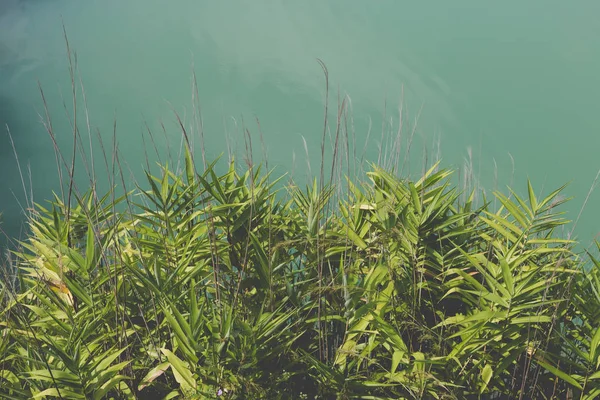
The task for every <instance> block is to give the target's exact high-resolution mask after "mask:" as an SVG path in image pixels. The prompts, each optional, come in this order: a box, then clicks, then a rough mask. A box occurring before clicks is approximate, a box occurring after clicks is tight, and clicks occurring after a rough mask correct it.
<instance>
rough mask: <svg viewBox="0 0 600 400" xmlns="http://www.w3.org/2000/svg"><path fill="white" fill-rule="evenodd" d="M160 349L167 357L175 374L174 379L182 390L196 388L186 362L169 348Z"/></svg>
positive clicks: (186, 390)
mask: <svg viewBox="0 0 600 400" xmlns="http://www.w3.org/2000/svg"><path fill="white" fill-rule="evenodd" d="M160 351H161V352H162V353H163V354H164V355H165V356H166V357H167V360H169V363H170V364H171V366H172V367H173V374H174V375H175V380H176V381H177V383H179V385H181V388H182V390H183V391H184V392H188V391H191V390H196V386H197V384H196V380H195V379H194V376H193V374H192V372H191V371H190V369H189V368H188V366H187V364H186V363H185V362H184V361H183V360H181V359H180V358H179V357H177V356H176V355H175V354H174V353H173V352H171V350H167V349H164V348H163V349H160Z"/></svg>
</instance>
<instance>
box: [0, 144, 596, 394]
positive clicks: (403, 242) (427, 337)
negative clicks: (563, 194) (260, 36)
mask: <svg viewBox="0 0 600 400" xmlns="http://www.w3.org/2000/svg"><path fill="white" fill-rule="evenodd" d="M184 161H185V162H184V165H185V168H183V170H182V171H179V172H178V173H176V172H174V171H172V170H171V169H169V167H167V166H166V165H165V166H163V167H162V169H161V172H160V173H159V174H156V176H154V175H152V174H151V173H150V172H148V173H147V182H146V184H145V185H141V184H140V186H139V188H138V189H137V190H135V191H132V192H129V193H127V194H126V195H124V196H120V197H117V196H116V195H115V193H114V192H109V193H107V194H106V195H105V196H104V197H101V198H100V197H98V196H96V194H95V193H93V192H89V193H87V194H85V195H81V196H74V199H75V201H74V205H73V206H68V205H67V204H65V202H63V201H62V200H61V199H60V198H59V197H57V198H55V200H54V201H53V202H51V203H50V205H49V206H46V207H42V206H39V205H38V206H37V207H36V209H35V212H34V213H33V214H32V216H31V218H30V220H29V225H30V235H29V237H28V238H27V239H26V240H24V241H23V243H22V247H21V250H19V251H18V252H16V259H15V260H14V261H13V264H14V265H13V266H12V267H13V268H14V271H15V274H16V275H15V279H14V280H11V279H5V280H3V282H2V284H1V293H2V300H1V301H2V303H1V311H0V313H1V314H0V315H1V317H0V331H1V334H0V396H1V397H3V398H10V399H18V398H63V399H71V398H73V399H77V398H82V399H83V398H94V399H101V398H132V399H133V398H140V399H149V398H175V397H182V396H183V398H239V399H242V398H245V399H258V398H268V399H276V398H282V399H288V398H289V399H297V398H306V399H309V398H310V399H313V398H322V399H325V398H327V399H328V398H340V399H344V398H372V399H375V398H380V399H385V398H389V399H396V398H440V399H441V398H471V397H472V398H499V397H502V398H531V399H533V398H567V397H570V398H582V399H592V398H596V397H597V396H598V394H599V393H600V384H599V383H600V381H599V378H600V367H599V364H600V346H599V344H600V312H599V310H600V262H598V261H597V260H595V259H594V258H593V257H591V255H585V256H581V255H577V254H575V252H574V250H573V249H574V245H575V243H574V242H573V241H571V240H567V239H564V238H561V237H560V236H558V235H557V234H556V231H557V228H559V227H561V226H562V225H563V224H565V223H566V221H565V220H564V219H563V218H562V214H561V212H560V211H559V208H560V207H558V206H560V203H562V202H564V200H557V199H559V198H558V196H559V193H560V191H561V189H558V190H556V191H554V192H552V193H550V194H549V195H548V196H546V197H543V198H540V197H537V196H536V195H535V192H534V189H533V187H532V186H531V185H528V196H527V197H525V198H522V197H519V196H517V194H516V193H513V192H511V193H509V195H508V196H507V195H504V194H502V193H495V194H494V196H495V198H496V199H497V201H498V203H499V204H500V206H499V207H498V208H497V209H492V206H491V202H488V201H484V203H483V205H482V206H479V207H476V206H475V205H474V202H473V196H474V195H473V194H471V195H470V196H466V201H461V200H460V199H461V194H462V193H461V192H462V191H461V190H458V189H457V188H455V187H453V186H452V184H451V182H450V177H451V174H452V173H451V172H450V171H447V170H443V169H439V168H438V165H434V166H433V167H432V168H431V169H430V170H429V171H427V172H426V173H425V174H424V175H423V176H422V177H421V178H420V179H418V180H414V181H413V180H407V179H402V178H401V177H398V176H396V175H394V174H392V173H390V172H389V171H388V170H386V169H381V168H379V167H376V166H373V168H372V169H371V171H370V172H368V173H367V178H368V180H367V181H366V182H365V183H360V184H359V183H358V182H349V183H348V185H347V193H346V195H345V196H338V195H336V191H335V190H333V189H332V188H328V187H327V186H326V185H319V184H317V181H314V183H313V184H312V185H308V186H307V187H306V188H305V189H301V188H299V187H296V186H288V187H286V189H287V190H285V189H283V188H281V185H276V183H277V182H278V180H277V179H274V178H273V177H272V176H271V174H270V173H268V172H263V170H262V169H261V168H259V167H256V166H251V167H249V168H248V169H247V170H245V171H243V172H238V171H237V170H236V168H235V164H234V163H232V164H231V165H230V167H229V169H228V170H227V171H226V172H225V173H224V174H218V173H217V172H216V169H215V165H216V164H215V163H213V164H211V165H208V166H207V167H206V168H202V169H201V170H200V171H199V170H198V168H197V166H196V165H195V163H194V161H193V157H192V154H191V152H190V151H186V152H185V160H184ZM144 186H145V187H146V188H145V189H142V187H144ZM278 191H279V192H278ZM590 257H591V258H590ZM589 260H591V261H592V262H591V263H589V262H588V261H589ZM588 264H589V265H588ZM5 273H7V274H8V273H9V271H5Z"/></svg>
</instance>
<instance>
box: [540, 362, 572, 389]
mask: <svg viewBox="0 0 600 400" xmlns="http://www.w3.org/2000/svg"><path fill="white" fill-rule="evenodd" d="M537 363H538V364H539V365H540V366H542V367H543V368H545V369H546V370H547V371H548V372H551V373H553V374H554V375H556V376H557V377H559V378H560V379H562V380H563V381H565V382H568V383H570V384H571V385H572V386H575V387H576V388H577V389H579V390H581V389H583V387H582V386H581V384H580V383H579V382H577V379H575V378H574V377H572V376H571V375H569V374H567V373H565V372H563V371H561V370H559V369H558V368H556V367H554V366H552V365H550V364H548V363H547V362H544V361H541V360H537Z"/></svg>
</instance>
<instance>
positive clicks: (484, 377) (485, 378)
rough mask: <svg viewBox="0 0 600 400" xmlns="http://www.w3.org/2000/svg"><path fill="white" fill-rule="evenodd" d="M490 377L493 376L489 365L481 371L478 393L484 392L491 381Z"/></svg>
mask: <svg viewBox="0 0 600 400" xmlns="http://www.w3.org/2000/svg"><path fill="white" fill-rule="evenodd" d="M492 375H494V371H493V369H492V367H491V365H490V364H486V365H485V367H483V368H482V370H481V386H480V388H479V393H480V394H481V393H483V392H485V390H486V389H487V387H488V384H489V383H490V380H491V379H492Z"/></svg>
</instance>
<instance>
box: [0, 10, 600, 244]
mask: <svg viewBox="0 0 600 400" xmlns="http://www.w3.org/2000/svg"><path fill="white" fill-rule="evenodd" d="M599 13H600V2H598V1H596V0H589V1H578V2H576V4H575V3H573V2H565V1H558V0H552V1H528V2H523V1H513V0H511V1H503V2H493V3H492V2H481V1H475V0H473V1H452V2H449V1H438V2H407V1H399V0H393V1H392V0H380V1H376V2H367V1H358V0H344V1H317V0H303V1H275V0H270V1H263V0H254V1H241V0H240V1H218V2H217V1H202V0H193V1H192V0H180V1H177V2H169V3H167V2H165V1H158V0H128V1H122V0H120V1H116V0H86V1H74V0H70V1H67V0H46V1H39V0H38V1H35V0H29V1H27V0H21V1H18V0H3V1H2V2H1V3H0V122H1V123H2V125H3V126H4V125H5V124H8V126H9V127H10V131H11V132H12V134H13V137H14V142H15V146H16V149H17V152H18V154H19V157H20V161H21V167H22V170H23V174H24V176H25V180H26V181H27V184H29V177H28V171H31V182H32V184H33V188H34V193H33V194H34V200H35V201H38V202H40V201H41V200H42V199H44V198H47V197H48V196H49V195H50V193H51V192H52V191H53V190H55V191H58V190H59V186H58V178H57V174H56V172H55V167H54V166H55V158H54V152H53V150H52V143H51V141H50V139H49V138H48V135H47V134H46V133H45V131H44V127H43V125H42V123H41V121H40V117H39V113H43V108H42V102H41V100H40V95H39V91H38V87H37V85H38V81H39V82H40V84H41V85H42V87H43V88H44V91H45V94H46V99H47V101H48V104H49V107H50V111H51V114H52V118H53V124H54V127H55V130H56V132H57V137H58V141H59V145H60V146H61V147H62V148H65V149H68V148H69V146H70V142H71V133H70V129H71V128H70V127H69V124H68V120H67V118H66V116H65V110H64V108H63V99H66V104H67V109H68V110H69V112H71V109H70V107H71V105H70V80H69V74H68V62H67V57H66V50H65V42H64V38H63V32H62V26H61V21H64V24H65V26H66V29H67V32H68V36H69V39H70V43H71V46H72V47H73V49H74V50H76V52H77V60H78V67H79V71H80V73H81V78H82V82H83V84H84V86H85V94H86V97H87V101H88V107H89V110H90V121H91V125H92V128H93V130H94V132H95V130H96V129H98V130H99V131H100V133H101V135H102V137H103V138H105V139H106V140H107V141H110V140H111V138H112V135H113V120H114V119H115V118H116V120H117V132H116V135H117V136H116V137H117V140H118V143H119V147H120V150H121V152H122V154H123V156H124V158H125V159H124V162H126V166H125V168H126V169H127V171H128V172H127V173H126V177H125V178H126V179H129V174H130V173H129V170H130V171H131V175H136V176H139V173H140V171H141V170H142V166H143V164H144V161H143V160H144V156H145V155H144V151H143V149H142V148H143V145H142V141H141V137H142V131H143V130H144V129H145V128H144V122H147V123H148V125H149V127H150V128H151V129H152V130H153V131H154V132H156V134H157V137H158V138H157V142H158V144H159V147H161V150H165V149H166V143H168V144H169V148H171V150H173V151H175V152H176V149H177V147H178V145H179V143H180V138H181V135H180V133H179V131H178V130H177V129H175V118H174V115H173V110H176V111H177V112H178V113H180V115H182V117H183V118H184V119H185V121H186V124H191V121H192V118H191V115H192V111H191V104H192V90H191V76H192V70H194V71H195V73H196V76H197V82H198V89H199V100H200V105H201V108H202V115H203V123H204V132H205V139H206V150H207V156H208V158H210V159H212V158H214V157H216V156H217V155H219V154H220V153H223V152H227V150H226V142H227V141H226V139H225V138H226V135H229V137H230V140H229V143H230V145H231V146H232V147H233V148H234V150H236V151H237V152H240V151H243V149H244V144H243V139H242V137H243V136H242V135H241V133H240V132H242V130H243V126H248V127H249V128H250V130H251V131H252V133H253V134H254V135H256V134H257V131H258V129H257V127H256V123H255V118H259V120H260V124H261V131H262V134H263V136H264V143H265V145H266V148H267V153H268V158H269V161H270V163H271V165H279V166H280V168H281V170H282V171H291V170H294V171H295V174H296V175H301V174H305V175H306V174H307V167H306V156H305V150H304V144H303V137H304V138H305V139H306V143H307V148H308V151H309V154H310V159H311V163H312V164H311V165H312V169H313V171H312V172H313V173H314V172H315V171H314V170H315V169H316V166H315V165H314V163H315V162H316V163H318V158H319V147H320V140H321V139H320V138H321V134H322V116H323V103H324V94H325V87H324V78H323V72H322V70H321V68H320V66H319V64H318V63H317V61H316V59H317V58H320V59H322V60H323V61H324V62H325V63H326V65H327V67H328V69H329V74H330V87H331V93H330V96H331V107H332V110H333V111H332V112H333V114H335V108H336V104H337V97H338V93H339V95H340V96H344V95H348V96H349V97H350V99H351V104H352V115H353V118H354V127H355V135H356V142H357V143H363V142H364V141H365V140H367V132H368V130H369V125H370V124H371V131H372V133H371V136H369V139H368V143H369V146H368V149H367V156H369V157H370V158H371V159H375V158H376V156H377V154H378V149H377V140H378V138H379V137H380V134H381V131H382V129H384V130H386V129H388V128H387V127H385V124H384V125H383V126H384V128H382V122H383V121H384V119H385V120H386V121H388V122H389V121H390V118H393V119H392V120H391V124H396V123H397V111H396V110H397V108H398V106H399V104H400V102H401V98H402V99H403V104H404V112H405V115H407V116H409V117H410V118H415V117H417V116H419V121H418V125H417V130H416V139H415V144H414V146H415V147H414V148H415V149H416V150H415V153H416V154H417V155H418V156H419V157H417V158H420V156H421V154H422V152H423V150H422V149H423V148H431V146H432V143H434V142H435V141H436V140H438V139H439V140H440V142H441V149H442V159H443V165H444V166H446V167H453V168H456V167H459V166H461V165H463V163H464V159H465V157H467V156H468V154H469V149H471V152H472V154H473V157H474V162H473V165H474V167H475V169H476V175H477V176H479V178H480V179H481V181H482V182H481V184H482V185H483V186H484V187H487V188H493V186H495V183H494V175H495V173H494V169H495V168H494V165H495V164H494V162H495V163H496V165H497V170H498V183H499V184H501V185H502V184H505V183H508V182H510V180H511V178H510V176H511V174H512V162H511V156H512V158H513V159H514V171H515V178H514V185H515V186H516V187H517V188H520V189H522V188H524V185H525V182H526V178H528V177H529V178H531V179H532V180H533V182H534V183H535V184H536V185H537V187H538V188H539V189H545V190H546V191H548V190H550V189H553V188H555V187H556V186H559V185H561V184H563V183H565V182H571V184H570V186H569V187H568V189H567V191H566V194H567V195H569V196H575V200H574V201H573V202H572V203H571V204H570V206H569V207H568V210H569V213H568V217H569V218H571V219H575V218H576V217H577V213H578V210H579V208H580V206H581V204H582V203H583V200H584V198H585V196H586V194H587V191H588V189H589V187H590V185H591V183H592V181H593V179H594V176H595V174H596V172H597V170H598V168H600V158H598V156H597V154H598V150H599V149H600V134H599V133H600V117H599V116H598V113H597V109H598V105H599V100H598V93H599V92H600V75H599V71H600V40H599V38H600V24H598V23H597V16H598V15H600V14H599ZM79 96H80V99H81V94H80V95H79ZM80 111H81V110H80ZM384 117H385V118H384ZM79 118H80V122H81V121H82V120H84V119H85V114H82V113H80V114H79ZM84 121H85V120H84ZM161 121H162V122H164V124H165V126H166V128H167V133H166V140H165V136H164V135H163V134H162V133H161V128H160V127H161V125H160V123H161ZM390 129H391V128H390ZM255 137H256V136H255ZM93 146H94V147H95V151H94V152H95V153H96V155H98V148H97V143H95V144H94V145H93ZM152 154H153V153H150V154H149V155H150V157H151V158H153V157H154V156H153V155H152ZM154 158H155V157H154ZM294 160H295V161H294ZM96 161H97V163H98V164H100V161H99V160H98V159H96ZM79 184H80V185H81V186H82V189H85V185H86V180H85V179H82V178H81V177H80V179H79ZM0 188H2V191H0V209H1V210H4V217H3V220H4V223H3V225H2V228H3V229H4V230H5V231H7V232H9V234H11V235H13V236H15V235H18V232H19V226H20V223H21V222H22V220H23V212H22V211H21V208H22V207H25V202H24V196H23V188H22V184H21V179H20V174H19V171H18V168H17V165H16V163H15V161H14V157H13V152H12V148H11V144H10V141H9V140H8V135H6V134H5V131H4V129H3V130H2V134H0ZM27 190H28V189H27ZM599 203H600V195H598V194H597V193H596V194H594V195H592V197H591V199H590V203H589V205H588V208H587V209H586V210H585V211H584V213H583V214H582V218H581V220H580V222H579V225H578V228H577V234H578V236H579V237H580V238H581V239H582V240H583V241H584V243H589V242H590V241H591V239H592V238H593V237H594V236H595V235H597V234H598V232H599V231H600V228H599V227H600V204H599Z"/></svg>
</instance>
